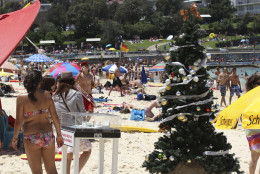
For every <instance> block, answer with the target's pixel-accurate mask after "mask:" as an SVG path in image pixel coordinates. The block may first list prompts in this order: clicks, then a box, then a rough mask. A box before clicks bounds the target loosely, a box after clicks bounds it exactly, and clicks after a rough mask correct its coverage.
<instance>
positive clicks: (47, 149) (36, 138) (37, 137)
mask: <svg viewBox="0 0 260 174" xmlns="http://www.w3.org/2000/svg"><path fill="white" fill-rule="evenodd" d="M41 80H42V75H41V72H40V71H36V70H34V71H31V72H29V73H28V74H27V75H26V77H25V79H24V87H25V88H26V90H27V93H28V94H26V95H20V96H18V97H17V102H16V121H15V126H14V136H13V137H14V138H13V140H12V145H13V148H14V149H15V150H16V149H17V137H18V134H19V131H20V130H21V127H22V124H23V123H24V124H23V135H24V147H25V151H26V155H27V158H28V163H29V166H30V168H31V170H32V173H35V174H38V173H39V174H42V162H41V159H43V163H44V166H45V170H46V172H47V173H57V170H56V166H55V144H54V143H55V141H54V138H55V137H54V135H53V131H52V127H51V124H50V122H49V120H48V115H49V114H50V115H51V117H52V120H53V123H54V126H55V128H56V131H57V137H56V140H57V145H58V146H59V147H61V146H62V145H63V138H62V136H61V129H60V122H59V119H58V116H57V113H56V109H55V106H54V103H53V100H52V97H51V95H50V93H49V92H47V91H43V90H40V83H41Z"/></svg>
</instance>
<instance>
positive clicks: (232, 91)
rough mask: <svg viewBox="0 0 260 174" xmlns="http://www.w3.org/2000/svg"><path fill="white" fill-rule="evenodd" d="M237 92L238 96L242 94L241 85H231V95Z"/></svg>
mask: <svg viewBox="0 0 260 174" xmlns="http://www.w3.org/2000/svg"><path fill="white" fill-rule="evenodd" d="M235 92H236V95H237V96H240V87H239V86H238V85H231V88H230V96H231V97H233V96H234V93H235Z"/></svg>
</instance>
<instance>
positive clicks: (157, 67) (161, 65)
mask: <svg viewBox="0 0 260 174" xmlns="http://www.w3.org/2000/svg"><path fill="white" fill-rule="evenodd" d="M165 65H166V64H165V63H164V62H163V61H162V62H160V63H158V64H156V65H154V66H153V67H152V68H151V69H149V71H151V72H156V71H164V69H165Z"/></svg>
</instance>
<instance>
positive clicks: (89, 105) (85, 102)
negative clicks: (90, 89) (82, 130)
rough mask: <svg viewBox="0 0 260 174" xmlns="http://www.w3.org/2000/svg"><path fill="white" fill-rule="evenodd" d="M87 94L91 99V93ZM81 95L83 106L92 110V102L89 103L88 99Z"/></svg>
mask: <svg viewBox="0 0 260 174" xmlns="http://www.w3.org/2000/svg"><path fill="white" fill-rule="evenodd" d="M88 95H89V96H90V97H91V98H92V99H93V97H92V95H91V94H88ZM82 97H83V102H84V106H85V109H86V111H93V110H94V104H93V103H91V102H90V101H88V100H87V99H86V98H85V97H84V96H83V95H82ZM93 100H94V99H93Z"/></svg>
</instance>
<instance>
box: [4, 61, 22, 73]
mask: <svg viewBox="0 0 260 174" xmlns="http://www.w3.org/2000/svg"><path fill="white" fill-rule="evenodd" d="M0 69H2V70H5V72H13V71H19V70H20V69H19V68H18V67H16V66H15V65H14V64H12V63H10V62H8V61H5V62H4V63H3V65H2V66H1V67H0Z"/></svg>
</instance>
